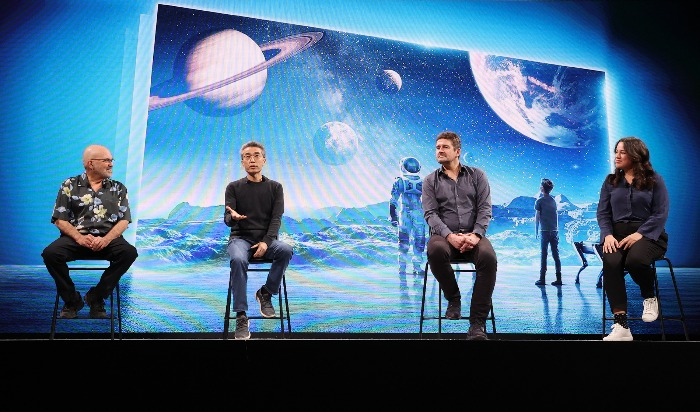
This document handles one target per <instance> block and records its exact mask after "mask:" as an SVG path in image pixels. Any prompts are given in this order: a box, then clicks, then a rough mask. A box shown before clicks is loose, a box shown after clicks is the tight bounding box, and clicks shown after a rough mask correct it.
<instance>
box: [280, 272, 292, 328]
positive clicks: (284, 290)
mask: <svg viewBox="0 0 700 412" xmlns="http://www.w3.org/2000/svg"><path fill="white" fill-rule="evenodd" d="M282 290H283V292H284V306H285V308H286V309H287V311H286V314H287V331H288V332H289V337H290V338H291V337H292V322H291V320H290V319H289V300H288V299H287V279H286V276H284V275H282Z"/></svg>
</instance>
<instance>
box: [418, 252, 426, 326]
mask: <svg viewBox="0 0 700 412" xmlns="http://www.w3.org/2000/svg"><path fill="white" fill-rule="evenodd" d="M427 286H428V264H427V263H426V264H425V270H424V271H423V298H422V299H421V304H420V329H419V331H418V339H423V320H424V319H425V291H426V289H427Z"/></svg>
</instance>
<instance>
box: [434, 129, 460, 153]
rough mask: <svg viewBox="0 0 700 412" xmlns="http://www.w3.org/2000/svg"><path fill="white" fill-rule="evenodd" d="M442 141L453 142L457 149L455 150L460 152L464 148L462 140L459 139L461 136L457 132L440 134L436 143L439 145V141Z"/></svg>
mask: <svg viewBox="0 0 700 412" xmlns="http://www.w3.org/2000/svg"><path fill="white" fill-rule="evenodd" d="M440 139H447V140H449V141H451V142H452V146H453V147H454V148H455V150H459V149H461V148H462V139H460V138H459V135H458V134H457V133H455V132H449V131H447V132H441V133H440V134H438V135H437V138H436V139H435V142H436V143H437V141H438V140H440Z"/></svg>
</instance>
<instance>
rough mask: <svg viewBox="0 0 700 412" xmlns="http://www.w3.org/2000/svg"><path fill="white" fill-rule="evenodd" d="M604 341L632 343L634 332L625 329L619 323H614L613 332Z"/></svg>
mask: <svg viewBox="0 0 700 412" xmlns="http://www.w3.org/2000/svg"><path fill="white" fill-rule="evenodd" d="M603 340H607V341H631V340H632V331H630V329H629V328H625V327H623V326H622V325H620V324H619V323H613V325H612V332H610V334H609V335H608V336H606V337H604V338H603Z"/></svg>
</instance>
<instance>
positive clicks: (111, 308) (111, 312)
mask: <svg viewBox="0 0 700 412" xmlns="http://www.w3.org/2000/svg"><path fill="white" fill-rule="evenodd" d="M109 326H110V334H111V336H112V340H114V290H112V293H111V294H110V295H109Z"/></svg>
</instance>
